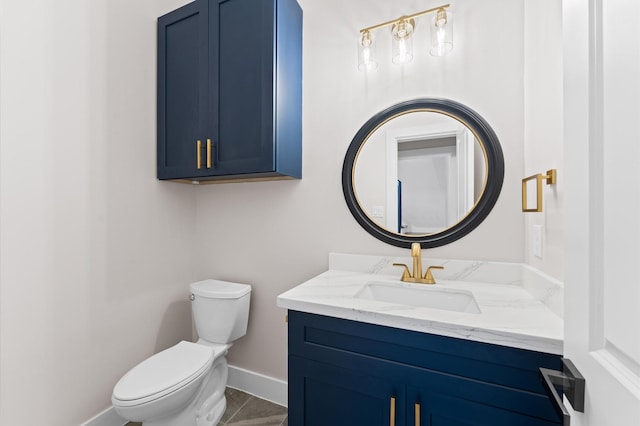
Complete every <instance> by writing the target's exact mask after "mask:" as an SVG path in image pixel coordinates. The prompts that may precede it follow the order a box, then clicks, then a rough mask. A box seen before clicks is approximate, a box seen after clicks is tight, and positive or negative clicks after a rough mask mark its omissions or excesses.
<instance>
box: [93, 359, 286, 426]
mask: <svg viewBox="0 0 640 426" xmlns="http://www.w3.org/2000/svg"><path fill="white" fill-rule="evenodd" d="M227 386H229V387H232V388H234V389H238V390H241V391H243V392H246V393H248V394H251V395H254V396H257V397H258V398H262V399H266V400H267V401H271V402H274V403H276V404H278V405H282V406H283V407H286V406H287V382H285V381H283V380H279V379H274V378H273V377H269V376H265V375H263V374H260V373H255V372H253V371H249V370H245V369H244V368H240V367H234V366H233V365H230V366H229V378H228V379H227ZM126 423H127V421H126V420H124V419H123V418H122V417H120V416H118V414H117V413H116V410H114V409H113V407H109V408H107V409H106V410H104V411H103V412H102V413H100V414H98V415H96V416H95V417H93V418H92V419H90V420H87V421H86V422H84V423H82V424H81V425H80V426H123V425H125V424H126Z"/></svg>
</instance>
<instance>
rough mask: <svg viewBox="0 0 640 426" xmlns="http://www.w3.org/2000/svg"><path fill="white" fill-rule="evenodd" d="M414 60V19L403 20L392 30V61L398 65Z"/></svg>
mask: <svg viewBox="0 0 640 426" xmlns="http://www.w3.org/2000/svg"><path fill="white" fill-rule="evenodd" d="M411 60H413V20H406V19H405V20H402V21H400V22H398V23H397V24H394V25H393V29H392V30H391V61H392V62H393V63H394V64H396V65H401V64H406V63H408V62H411Z"/></svg>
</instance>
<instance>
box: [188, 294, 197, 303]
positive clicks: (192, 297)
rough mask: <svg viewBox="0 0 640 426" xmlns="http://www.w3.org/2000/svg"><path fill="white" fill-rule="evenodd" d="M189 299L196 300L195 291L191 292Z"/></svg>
mask: <svg viewBox="0 0 640 426" xmlns="http://www.w3.org/2000/svg"><path fill="white" fill-rule="evenodd" d="M189 300H191V301H192V302H193V301H194V300H196V296H195V295H194V294H193V293H191V294H190V295H189Z"/></svg>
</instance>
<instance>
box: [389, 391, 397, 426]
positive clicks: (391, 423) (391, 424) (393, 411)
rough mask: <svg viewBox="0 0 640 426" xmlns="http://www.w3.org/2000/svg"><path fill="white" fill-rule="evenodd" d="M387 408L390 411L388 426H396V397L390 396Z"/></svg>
mask: <svg viewBox="0 0 640 426" xmlns="http://www.w3.org/2000/svg"><path fill="white" fill-rule="evenodd" d="M389 409H390V410H391V412H390V413H389V426H396V397H395V396H392V397H391V401H390V406H389Z"/></svg>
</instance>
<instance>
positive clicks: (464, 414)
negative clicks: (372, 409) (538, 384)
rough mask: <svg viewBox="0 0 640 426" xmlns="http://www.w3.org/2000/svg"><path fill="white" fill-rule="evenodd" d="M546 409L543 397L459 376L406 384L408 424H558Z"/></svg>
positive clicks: (511, 425)
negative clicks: (420, 384)
mask: <svg viewBox="0 0 640 426" xmlns="http://www.w3.org/2000/svg"><path fill="white" fill-rule="evenodd" d="M548 408H549V407H548V401H547V398H546V396H543V395H532V394H529V393H527V392H520V391H516V390H513V389H505V388H501V387H496V386H494V385H490V384H486V383H482V382H476V381H471V380H465V379H462V378H458V377H444V376H443V377H441V378H435V379H434V378H430V379H428V380H425V381H424V384H423V385H422V386H419V387H418V386H408V387H407V414H406V418H407V424H408V425H420V426H463V425H464V426H513V425H518V426H552V425H556V426H557V425H561V424H562V422H561V421H560V418H559V417H558V416H557V415H556V414H555V412H553V411H551V412H550V411H549V410H548ZM416 419H417V421H416Z"/></svg>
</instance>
